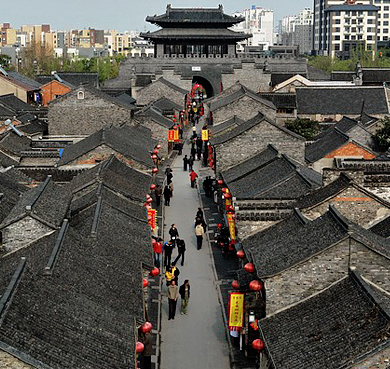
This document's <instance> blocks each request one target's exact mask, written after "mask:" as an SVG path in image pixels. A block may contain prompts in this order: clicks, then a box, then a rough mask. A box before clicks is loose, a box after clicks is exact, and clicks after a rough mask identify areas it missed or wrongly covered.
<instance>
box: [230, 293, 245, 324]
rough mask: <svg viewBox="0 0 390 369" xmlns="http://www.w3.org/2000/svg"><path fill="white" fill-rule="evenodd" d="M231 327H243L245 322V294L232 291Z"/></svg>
mask: <svg viewBox="0 0 390 369" xmlns="http://www.w3.org/2000/svg"><path fill="white" fill-rule="evenodd" d="M228 322H229V329H230V330H233V329H234V328H242V326H243V324H244V294H243V293H241V292H231V293H230V295H229V318H228Z"/></svg>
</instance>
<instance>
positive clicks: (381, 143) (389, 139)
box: [372, 117, 390, 151]
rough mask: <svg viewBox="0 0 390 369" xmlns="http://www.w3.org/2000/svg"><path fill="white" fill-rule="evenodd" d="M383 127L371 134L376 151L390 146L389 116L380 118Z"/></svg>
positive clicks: (384, 149)
mask: <svg viewBox="0 0 390 369" xmlns="http://www.w3.org/2000/svg"><path fill="white" fill-rule="evenodd" d="M380 122H381V123H382V125H383V127H382V128H381V129H379V130H378V131H377V132H376V133H375V134H374V135H373V136H372V138H373V140H374V144H375V146H376V147H375V148H376V149H377V150H378V151H386V150H387V149H388V148H389V147H390V118H389V117H385V118H384V119H381V120H380Z"/></svg>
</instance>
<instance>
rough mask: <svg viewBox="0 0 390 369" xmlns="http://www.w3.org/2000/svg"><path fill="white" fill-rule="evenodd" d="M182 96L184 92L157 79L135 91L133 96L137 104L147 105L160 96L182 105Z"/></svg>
mask: <svg viewBox="0 0 390 369" xmlns="http://www.w3.org/2000/svg"><path fill="white" fill-rule="evenodd" d="M184 96H185V94H182V93H181V92H178V91H176V90H174V89H172V88H170V87H168V86H166V85H164V84H163V83H161V82H159V81H158V80H157V81H156V82H153V83H151V84H150V85H149V86H146V87H144V88H142V89H141V90H139V91H137V93H136V95H135V96H134V98H135V99H136V100H137V105H148V104H149V103H151V102H153V101H155V100H158V99H159V98H160V97H166V98H168V99H170V100H172V101H174V102H175V103H176V104H179V105H180V106H184Z"/></svg>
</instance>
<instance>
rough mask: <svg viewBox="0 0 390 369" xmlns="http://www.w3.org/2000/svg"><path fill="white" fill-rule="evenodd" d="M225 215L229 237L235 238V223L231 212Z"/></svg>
mask: <svg viewBox="0 0 390 369" xmlns="http://www.w3.org/2000/svg"><path fill="white" fill-rule="evenodd" d="M226 217H227V221H228V225H229V232H230V239H231V240H232V241H233V240H235V239H236V224H235V221H234V218H233V214H230V213H227V214H226Z"/></svg>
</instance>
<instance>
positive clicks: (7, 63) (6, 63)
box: [0, 54, 13, 71]
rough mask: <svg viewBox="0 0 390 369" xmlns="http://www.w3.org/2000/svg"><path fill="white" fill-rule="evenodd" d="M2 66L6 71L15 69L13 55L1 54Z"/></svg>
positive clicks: (0, 61)
mask: <svg viewBox="0 0 390 369" xmlns="http://www.w3.org/2000/svg"><path fill="white" fill-rule="evenodd" d="M0 66H1V67H3V68H4V69H5V70H6V71H10V70H13V65H12V64H11V57H10V56H8V55H5V54H0Z"/></svg>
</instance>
